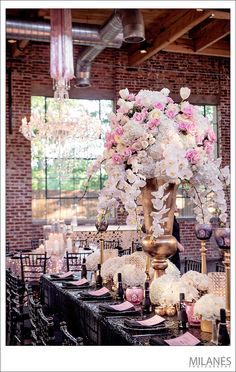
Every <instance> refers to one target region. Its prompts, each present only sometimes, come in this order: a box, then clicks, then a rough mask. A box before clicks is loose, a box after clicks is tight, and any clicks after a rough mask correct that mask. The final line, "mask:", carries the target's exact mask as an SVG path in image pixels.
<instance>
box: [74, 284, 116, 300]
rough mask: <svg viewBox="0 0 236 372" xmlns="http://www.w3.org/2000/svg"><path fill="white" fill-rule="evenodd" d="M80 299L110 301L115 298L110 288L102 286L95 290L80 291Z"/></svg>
mask: <svg viewBox="0 0 236 372" xmlns="http://www.w3.org/2000/svg"><path fill="white" fill-rule="evenodd" d="M78 296H79V299H80V300H83V301H110V300H112V299H113V297H112V295H111V293H110V291H109V289H107V288H106V287H102V288H100V289H97V290H94V291H87V292H83V293H80V294H79V295H78Z"/></svg>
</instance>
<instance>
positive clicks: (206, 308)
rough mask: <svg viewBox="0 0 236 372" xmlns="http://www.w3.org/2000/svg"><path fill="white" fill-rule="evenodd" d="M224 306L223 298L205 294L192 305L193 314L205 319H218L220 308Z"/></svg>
mask: <svg viewBox="0 0 236 372" xmlns="http://www.w3.org/2000/svg"><path fill="white" fill-rule="evenodd" d="M222 308H225V298H224V297H219V296H215V295H213V294H205V295H204V296H202V297H201V298H200V299H199V300H197V302H196V303H195V306H194V315H195V316H196V317H198V318H202V319H205V320H214V319H220V309H222Z"/></svg>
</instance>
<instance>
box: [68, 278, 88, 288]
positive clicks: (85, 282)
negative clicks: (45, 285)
mask: <svg viewBox="0 0 236 372" xmlns="http://www.w3.org/2000/svg"><path fill="white" fill-rule="evenodd" d="M66 284H69V285H73V286H75V287H79V286H85V285H88V284H89V282H88V280H87V279H85V278H83V279H80V280H76V281H75V282H67V283H66Z"/></svg>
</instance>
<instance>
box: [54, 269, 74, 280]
mask: <svg viewBox="0 0 236 372" xmlns="http://www.w3.org/2000/svg"><path fill="white" fill-rule="evenodd" d="M50 276H51V278H55V279H69V278H73V277H74V274H73V272H72V271H68V272H67V273H62V274H51V275H50Z"/></svg>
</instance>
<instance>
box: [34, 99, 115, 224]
mask: <svg viewBox="0 0 236 372" xmlns="http://www.w3.org/2000/svg"><path fill="white" fill-rule="evenodd" d="M55 105H56V103H55V100H54V99H53V98H47V97H36V96H33V97H32V100H31V108H32V113H37V114H40V115H42V116H45V118H47V112H49V110H53V109H55ZM69 105H70V109H71V110H76V109H77V108H79V107H84V108H85V109H86V110H87V111H88V112H89V113H90V115H91V116H95V117H98V118H99V119H100V120H101V123H102V132H101V135H100V137H99V138H98V139H97V140H93V141H91V142H88V143H86V141H85V142H84V141H83V143H80V142H76V139H75V140H74V142H73V146H72V143H71V141H70V140H69V141H68V143H65V144H64V147H67V149H66V151H62V153H60V152H59V153H58V149H55V148H54V147H53V145H52V146H50V145H47V146H46V145H45V144H44V143H43V142H42V141H39V140H37V141H36V140H35V141H33V142H32V191H33V195H32V210H33V219H34V220H52V219H65V220H70V219H72V217H75V216H76V217H77V219H78V220H79V221H81V223H82V222H85V221H86V222H87V223H88V222H90V221H91V222H93V221H94V220H95V217H96V215H97V210H96V208H97V198H98V192H99V190H100V189H101V188H102V187H103V184H104V181H105V179H106V174H105V172H104V170H102V169H100V170H99V172H97V174H94V175H93V177H92V178H91V179H90V182H89V185H88V187H87V189H86V190H87V191H86V194H85V195H84V192H85V187H86V183H87V169H88V166H89V164H90V163H91V162H92V161H93V160H94V159H95V158H96V157H97V156H98V155H99V154H101V152H102V150H103V145H104V137H105V133H106V131H107V130H108V129H109V121H108V117H107V115H108V114H109V113H110V112H112V111H113V101H111V100H74V99H70V100H69ZM82 196H83V198H82ZM114 217H115V214H114V211H112V212H111V216H110V218H114Z"/></svg>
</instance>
